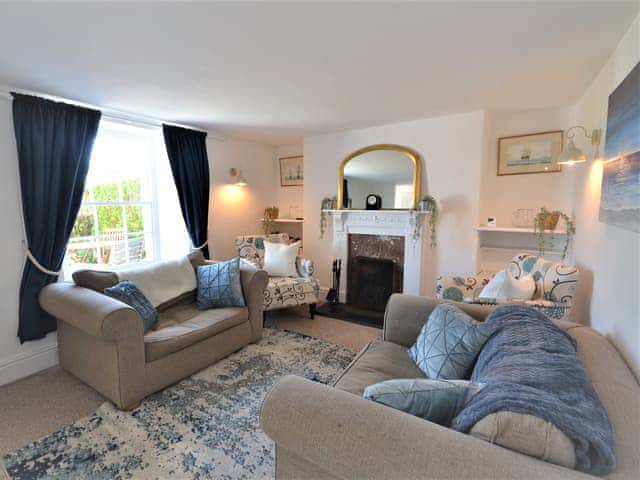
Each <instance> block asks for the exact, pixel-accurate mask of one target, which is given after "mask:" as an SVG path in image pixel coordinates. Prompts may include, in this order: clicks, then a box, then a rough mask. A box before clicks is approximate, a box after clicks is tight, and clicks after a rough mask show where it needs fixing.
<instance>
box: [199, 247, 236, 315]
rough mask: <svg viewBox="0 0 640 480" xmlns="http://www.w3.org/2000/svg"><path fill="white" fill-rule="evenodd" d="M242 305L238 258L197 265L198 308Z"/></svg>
mask: <svg viewBox="0 0 640 480" xmlns="http://www.w3.org/2000/svg"><path fill="white" fill-rule="evenodd" d="M244 306H245V301H244V296H243V295H242V285H241V284H240V258H234V259H232V260H229V261H227V262H218V263H212V264H210V265H201V266H199V267H198V297H197V300H196V307H197V308H198V309H200V310H206V309H208V308H218V307H244Z"/></svg>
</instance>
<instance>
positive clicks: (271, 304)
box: [264, 277, 320, 310]
mask: <svg viewBox="0 0 640 480" xmlns="http://www.w3.org/2000/svg"><path fill="white" fill-rule="evenodd" d="M319 294H320V282H319V281H318V279H316V278H312V277H308V278H305V277H269V282H268V283H267V288H266V290H265V291H264V309H265V310H275V309H277V308H283V307H293V306H296V305H306V304H309V303H316V302H317V301H318V296H319Z"/></svg>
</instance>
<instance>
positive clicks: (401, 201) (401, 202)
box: [393, 184, 414, 208]
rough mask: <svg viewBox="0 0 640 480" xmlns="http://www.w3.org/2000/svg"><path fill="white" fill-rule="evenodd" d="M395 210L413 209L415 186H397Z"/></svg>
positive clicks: (394, 202)
mask: <svg viewBox="0 0 640 480" xmlns="http://www.w3.org/2000/svg"><path fill="white" fill-rule="evenodd" d="M395 193H396V195H395V198H394V201H393V208H413V207H414V205H413V184H409V185H396V192H395Z"/></svg>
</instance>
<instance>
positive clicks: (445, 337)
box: [408, 303, 494, 379]
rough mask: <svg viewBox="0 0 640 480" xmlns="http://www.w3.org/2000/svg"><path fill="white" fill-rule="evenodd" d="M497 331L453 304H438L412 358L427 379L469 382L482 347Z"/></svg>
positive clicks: (422, 331)
mask: <svg viewBox="0 0 640 480" xmlns="http://www.w3.org/2000/svg"><path fill="white" fill-rule="evenodd" d="M493 332H494V327H493V326H492V325H489V324H486V323H481V322H476V321H475V320H474V319H473V318H471V317H470V316H469V315H467V314H466V313H464V312H463V311H462V310H460V309H459V308H458V307H456V306H455V305H453V304H451V303H441V304H439V305H438V306H437V307H436V308H435V309H434V310H433V312H431V315H429V319H428V320H427V323H425V324H424V326H423V327H422V330H421V331H420V335H418V339H417V340H416V343H415V344H414V345H413V346H412V347H411V348H410V349H409V351H408V353H409V356H410V357H411V358H412V359H413V361H414V362H416V364H417V365H418V367H419V368H420V370H422V371H423V372H424V373H425V375H426V376H427V377H428V378H449V379H468V378H469V376H470V375H471V370H472V369H473V364H474V362H475V360H476V357H477V356H478V353H480V350H481V349H482V346H483V345H484V344H485V342H486V341H487V340H488V339H489V337H490V336H491V334H492V333H493Z"/></svg>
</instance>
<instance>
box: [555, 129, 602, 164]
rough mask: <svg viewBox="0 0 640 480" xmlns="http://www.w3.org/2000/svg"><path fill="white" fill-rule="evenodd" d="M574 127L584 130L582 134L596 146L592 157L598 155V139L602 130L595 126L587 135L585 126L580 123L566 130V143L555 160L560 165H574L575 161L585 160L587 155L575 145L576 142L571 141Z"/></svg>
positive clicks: (573, 135)
mask: <svg viewBox="0 0 640 480" xmlns="http://www.w3.org/2000/svg"><path fill="white" fill-rule="evenodd" d="M575 129H580V130H582V131H583V132H584V136H585V137H587V138H589V139H591V145H593V146H595V147H596V152H595V157H594V158H598V157H599V156H600V153H599V147H600V139H601V137H602V130H600V129H599V128H595V129H594V130H593V131H592V132H591V135H589V134H588V133H587V129H586V128H584V127H583V126H582V125H576V126H574V127H571V128H570V129H569V130H567V144H566V146H565V147H564V148H563V149H562V152H561V153H560V156H559V158H558V162H557V163H559V164H560V165H574V164H576V163H582V162H586V161H587V156H586V155H585V154H584V152H583V151H582V150H580V149H579V148H578V147H576V144H575V143H574V142H573V137H575V132H574V131H573V130H575Z"/></svg>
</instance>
